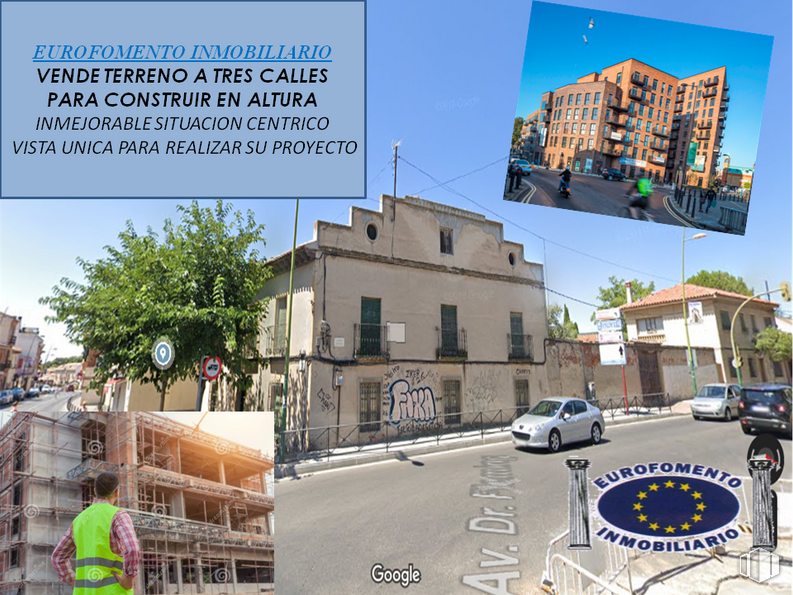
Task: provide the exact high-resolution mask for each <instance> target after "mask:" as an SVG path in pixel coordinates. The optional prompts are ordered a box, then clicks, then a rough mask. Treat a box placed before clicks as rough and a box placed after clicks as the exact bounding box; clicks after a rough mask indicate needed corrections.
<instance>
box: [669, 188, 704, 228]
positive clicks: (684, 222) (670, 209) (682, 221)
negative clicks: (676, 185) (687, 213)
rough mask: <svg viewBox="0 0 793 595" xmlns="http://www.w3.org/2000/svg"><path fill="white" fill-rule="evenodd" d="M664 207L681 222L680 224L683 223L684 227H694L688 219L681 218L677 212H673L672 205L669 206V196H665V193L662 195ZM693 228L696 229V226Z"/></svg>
mask: <svg viewBox="0 0 793 595" xmlns="http://www.w3.org/2000/svg"><path fill="white" fill-rule="evenodd" d="M664 207H666V210H667V211H668V212H669V214H670V215H672V217H674V218H675V219H677V220H678V221H680V223H682V224H683V225H685V226H686V227H692V228H694V226H693V225H691V224H690V223H689V222H688V221H686V220H685V219H682V218H680V217H679V216H678V215H677V213H675V212H674V211H673V210H672V207H670V206H669V196H667V195H664ZM694 229H698V228H694Z"/></svg>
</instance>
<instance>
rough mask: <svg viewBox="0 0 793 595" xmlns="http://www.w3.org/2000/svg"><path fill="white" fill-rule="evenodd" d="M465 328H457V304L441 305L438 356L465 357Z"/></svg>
mask: <svg viewBox="0 0 793 595" xmlns="http://www.w3.org/2000/svg"><path fill="white" fill-rule="evenodd" d="M466 355H467V349H466V341H465V330H464V329H458V328H457V306H451V305H446V304H442V305H441V327H440V329H439V337H438V357H465V356H466Z"/></svg>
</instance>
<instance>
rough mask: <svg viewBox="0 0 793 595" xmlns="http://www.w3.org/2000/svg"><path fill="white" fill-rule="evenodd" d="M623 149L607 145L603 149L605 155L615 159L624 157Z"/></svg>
mask: <svg viewBox="0 0 793 595" xmlns="http://www.w3.org/2000/svg"><path fill="white" fill-rule="evenodd" d="M623 153H624V152H623V150H622V147H615V146H614V145H607V146H605V147H604V148H603V154H604V155H611V156H613V157H622V155H623Z"/></svg>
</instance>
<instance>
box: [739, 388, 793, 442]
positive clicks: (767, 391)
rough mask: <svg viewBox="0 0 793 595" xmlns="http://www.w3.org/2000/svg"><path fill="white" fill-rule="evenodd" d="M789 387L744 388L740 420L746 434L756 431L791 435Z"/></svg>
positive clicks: (740, 406) (740, 404)
mask: <svg viewBox="0 0 793 595" xmlns="http://www.w3.org/2000/svg"><path fill="white" fill-rule="evenodd" d="M790 409H791V391H790V387H789V386H785V385H780V384H764V385H759V386H744V387H743V390H742V391H741V401H740V403H738V419H740V420H741V429H742V430H743V433H744V434H751V433H752V432H753V431H754V430H760V431H765V432H782V433H785V434H787V435H790V433H791V425H790Z"/></svg>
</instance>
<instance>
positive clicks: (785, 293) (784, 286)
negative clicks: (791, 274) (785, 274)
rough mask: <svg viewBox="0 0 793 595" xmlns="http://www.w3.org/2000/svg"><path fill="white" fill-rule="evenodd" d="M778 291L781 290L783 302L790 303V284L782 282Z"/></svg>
mask: <svg viewBox="0 0 793 595" xmlns="http://www.w3.org/2000/svg"><path fill="white" fill-rule="evenodd" d="M779 289H781V290H782V299H783V300H785V301H786V302H789V301H790V283H788V282H787V281H782V283H780V284H779Z"/></svg>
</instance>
